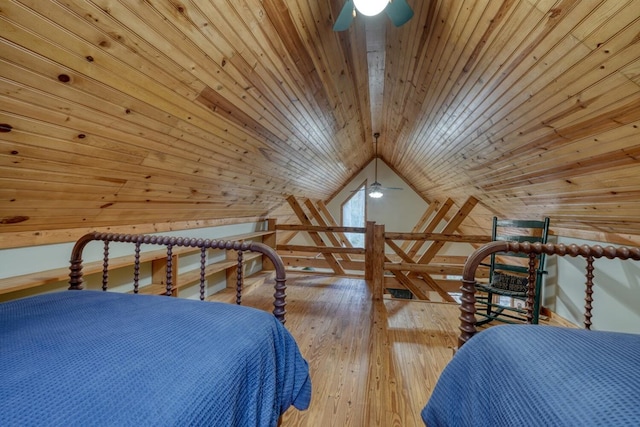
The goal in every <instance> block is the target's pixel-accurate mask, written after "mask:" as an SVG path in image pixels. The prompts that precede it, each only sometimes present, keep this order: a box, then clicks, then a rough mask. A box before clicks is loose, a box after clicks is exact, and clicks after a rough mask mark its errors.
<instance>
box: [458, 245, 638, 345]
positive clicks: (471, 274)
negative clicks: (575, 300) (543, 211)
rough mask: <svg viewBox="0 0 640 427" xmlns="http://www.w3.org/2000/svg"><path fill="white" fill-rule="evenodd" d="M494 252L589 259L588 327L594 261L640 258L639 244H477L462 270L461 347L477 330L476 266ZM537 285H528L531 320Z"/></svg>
mask: <svg viewBox="0 0 640 427" xmlns="http://www.w3.org/2000/svg"><path fill="white" fill-rule="evenodd" d="M495 252H519V253H525V254H528V255H529V256H530V257H531V258H535V257H536V256H537V255H539V254H541V253H545V254H547V255H559V256H566V255H568V256H571V257H574V258H575V257H578V256H580V257H583V258H585V259H586V261H587V266H586V274H585V275H586V283H585V302H586V304H585V311H584V327H585V329H590V328H591V309H592V306H591V302H592V301H593V298H592V294H593V277H594V276H593V263H594V260H595V259H596V258H602V257H605V258H608V259H614V258H618V259H621V260H626V259H632V260H636V261H638V260H640V248H626V247H618V248H615V247H613V246H607V247H606V248H604V247H602V246H599V245H594V246H588V245H582V246H578V245H575V244H572V245H563V244H551V243H547V244H541V243H529V242H524V243H518V242H508V241H496V242H490V243H487V244H485V245H483V246H481V247H480V248H478V249H477V250H476V251H475V252H474V253H473V254H471V255H470V256H469V258H467V262H466V263H465V266H464V270H463V272H462V288H461V291H462V297H461V304H460V312H461V314H460V332H461V333H460V336H459V338H458V347H462V345H464V343H466V342H467V341H468V340H469V339H470V338H471V337H472V336H473V335H474V334H475V333H476V332H477V330H476V317H475V313H476V297H475V293H476V287H475V285H476V279H475V274H476V269H477V268H478V266H479V265H480V263H481V262H482V261H483V260H484V259H485V258H487V257H488V256H489V255H491V254H492V253H495ZM529 265H530V267H529V277H530V279H529V283H532V282H533V280H532V279H531V278H532V277H534V276H533V275H534V274H535V270H534V268H535V267H534V265H535V264H534V263H529ZM534 292H535V291H534V289H533V287H532V286H530V287H529V291H528V293H527V302H526V310H527V319H529V323H531V319H532V317H533V316H532V310H533V298H534V296H535V295H534Z"/></svg>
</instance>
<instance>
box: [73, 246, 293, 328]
mask: <svg viewBox="0 0 640 427" xmlns="http://www.w3.org/2000/svg"><path fill="white" fill-rule="evenodd" d="M94 240H98V241H103V242H104V243H105V249H104V262H103V265H104V268H103V280H102V288H103V289H104V290H106V289H107V281H108V267H109V242H121V243H132V244H134V245H135V249H134V250H135V255H134V256H135V261H134V292H136V293H137V289H138V272H139V268H140V248H141V246H142V245H147V244H149V245H163V246H165V247H166V248H167V280H166V285H167V295H171V291H172V287H173V283H172V250H173V248H174V247H192V248H200V249H201V253H202V262H201V266H200V299H201V300H204V281H205V267H206V265H205V259H206V256H205V253H206V250H207V249H233V250H236V251H238V266H239V268H238V279H237V286H236V288H237V298H236V301H237V303H238V304H240V299H241V292H242V281H243V277H242V268H241V266H242V253H243V252H244V251H251V252H260V253H262V254H263V255H265V256H267V257H268V258H269V259H270V260H271V262H272V263H273V266H274V268H275V272H276V279H275V282H276V283H275V286H274V288H275V293H274V295H273V297H274V301H273V306H274V309H273V315H274V316H275V317H276V318H277V319H278V320H279V321H280V322H281V323H285V313H286V310H285V306H286V302H285V298H286V294H285V289H286V285H285V282H286V275H285V268H284V264H283V262H282V259H281V258H280V256H279V255H278V254H277V253H276V251H275V250H274V249H273V248H271V247H270V246H267V245H265V244H263V243H258V242H239V241H230V240H227V241H225V240H210V239H196V238H181V237H167V236H149V235H143V234H114V233H89V234H85V235H84V236H82V237H81V238H80V239H78V241H77V242H76V244H75V246H74V247H73V250H72V253H71V266H70V273H69V278H70V280H69V289H75V290H79V289H83V288H84V280H83V278H82V276H83V273H82V251H83V250H84V248H85V246H86V245H87V244H88V243H89V242H91V241H94Z"/></svg>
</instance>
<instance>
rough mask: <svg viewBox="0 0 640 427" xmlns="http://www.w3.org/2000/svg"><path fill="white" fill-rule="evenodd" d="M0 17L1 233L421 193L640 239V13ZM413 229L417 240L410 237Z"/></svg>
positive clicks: (284, 11) (259, 4) (11, 8)
mask: <svg viewBox="0 0 640 427" xmlns="http://www.w3.org/2000/svg"><path fill="white" fill-rule="evenodd" d="M408 3H409V4H410V5H411V6H412V8H413V9H414V12H415V15H414V17H413V19H412V20H411V21H409V23H408V24H406V25H404V26H403V27H400V28H396V27H394V26H393V25H392V24H391V23H390V22H389V21H388V20H387V19H386V17H385V16H380V17H377V18H366V17H364V16H357V17H356V19H355V21H354V23H353V24H352V26H351V28H350V29H349V30H348V31H345V32H341V33H336V32H333V31H332V28H331V27H332V25H333V21H334V18H335V17H336V16H337V15H338V13H339V12H340V10H341V8H342V6H343V1H342V0H209V1H206V0H191V1H189V0H181V1H178V0H147V1H138V0H135V1H130V0H120V1H117V0H91V1H88V0H86V1H85V0H58V1H42V0H15V1H13V0H0V61H1V62H0V124H2V126H1V128H0V130H1V133H0V144H1V147H2V150H0V196H1V197H0V220H1V223H2V224H1V225H0V232H29V231H31V232H32V231H37V230H53V229H70V228H76V227H104V226H117V225H128V224H150V223H164V222H180V221H194V220H202V219H215V218H228V217H240V216H260V215H265V214H267V213H268V212H270V211H272V210H273V209H275V208H277V207H279V206H280V205H282V204H286V198H287V197H288V196H291V195H293V196H295V197H310V198H312V199H321V200H326V199H328V198H330V197H331V195H332V194H334V193H335V192H336V191H338V190H339V189H340V188H341V186H343V185H344V184H345V183H346V182H347V181H348V180H349V179H350V177H352V176H353V175H354V174H355V173H357V172H358V171H359V170H360V169H361V168H362V167H364V166H365V165H366V164H367V163H368V162H369V161H370V160H371V159H372V157H373V138H372V134H373V133H374V132H380V133H381V137H380V140H379V142H380V144H379V154H380V155H381V157H382V158H383V159H384V160H385V161H386V162H387V163H388V164H390V165H391V166H392V167H393V168H394V169H395V170H397V171H398V172H399V173H400V174H401V175H402V176H403V177H404V178H405V179H406V180H407V181H408V182H410V183H411V184H412V185H413V187H415V188H416V189H417V190H418V191H419V192H420V193H421V194H422V196H423V197H425V198H426V199H428V200H439V201H444V200H446V199H447V198H448V197H451V198H453V199H454V200H456V203H458V204H461V203H462V202H463V201H464V200H466V199H467V198H468V197H470V196H473V197H476V198H477V199H478V200H479V201H480V203H479V207H480V209H479V210H478V211H477V214H476V211H474V214H475V215H474V218H475V221H476V222H477V223H478V224H481V225H487V224H489V219H488V218H489V217H490V216H492V215H493V214H498V215H500V216H503V217H512V218H516V217H521V218H532V217H535V218H539V217H543V216H550V217H551V218H552V224H553V227H552V228H555V229H558V230H562V229H574V230H578V231H581V230H582V231H587V230H591V231H596V232H602V233H614V234H621V235H623V234H626V235H640V179H638V177H639V176H640V162H639V156H640V138H639V136H640V135H639V130H638V124H639V122H640V87H639V83H640V43H639V42H640V1H635V0H628V1H623V0H606V1H596V0H584V1H579V0H520V1H518V0H484V1H463V0H419V1H418V0H408ZM410 228H411V225H409V226H408V229H410Z"/></svg>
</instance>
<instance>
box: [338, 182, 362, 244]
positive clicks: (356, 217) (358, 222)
mask: <svg viewBox="0 0 640 427" xmlns="http://www.w3.org/2000/svg"><path fill="white" fill-rule="evenodd" d="M365 190H366V182H364V183H363V184H362V185H361V186H360V187H359V188H358V189H357V190H356V191H355V192H354V193H353V195H352V196H351V197H349V198H348V199H347V200H346V201H345V202H344V203H343V204H342V225H343V226H345V227H364V226H365V206H366V205H365V204H366V196H367V192H366V191H365ZM345 235H346V236H347V239H349V241H350V242H351V244H352V245H353V246H355V247H359V248H363V247H364V233H345Z"/></svg>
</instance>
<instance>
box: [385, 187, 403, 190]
mask: <svg viewBox="0 0 640 427" xmlns="http://www.w3.org/2000/svg"><path fill="white" fill-rule="evenodd" d="M380 188H381V189H382V190H404V188H400V187H380Z"/></svg>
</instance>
